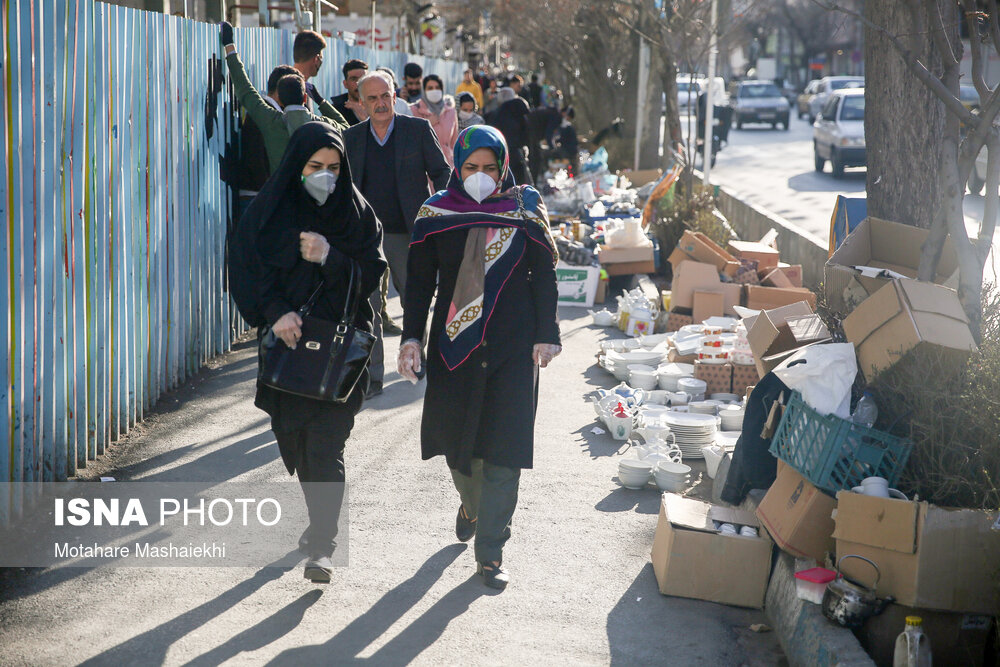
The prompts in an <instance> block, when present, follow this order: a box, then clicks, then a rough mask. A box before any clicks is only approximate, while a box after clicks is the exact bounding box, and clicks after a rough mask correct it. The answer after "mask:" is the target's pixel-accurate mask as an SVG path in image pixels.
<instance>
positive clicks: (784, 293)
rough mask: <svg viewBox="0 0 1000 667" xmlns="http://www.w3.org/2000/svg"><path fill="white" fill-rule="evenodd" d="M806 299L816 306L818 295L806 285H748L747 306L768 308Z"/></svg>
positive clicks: (812, 306)
mask: <svg viewBox="0 0 1000 667" xmlns="http://www.w3.org/2000/svg"><path fill="white" fill-rule="evenodd" d="M799 301H805V302H806V303H808V304H809V306H810V307H811V308H816V295H815V294H814V293H813V292H812V290H809V289H806V288H804V287H768V286H766V285H747V287H746V299H745V300H744V303H745V305H746V307H747V308H752V309H754V310H767V309H769V308H778V307H779V306H787V305H789V304H792V303H798V302H799Z"/></svg>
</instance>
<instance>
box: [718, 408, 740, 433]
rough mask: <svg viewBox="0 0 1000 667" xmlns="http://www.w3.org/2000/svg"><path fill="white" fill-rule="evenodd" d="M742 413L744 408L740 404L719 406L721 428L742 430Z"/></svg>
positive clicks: (724, 429)
mask: <svg viewBox="0 0 1000 667" xmlns="http://www.w3.org/2000/svg"><path fill="white" fill-rule="evenodd" d="M743 413H744V409H743V406H742V405H724V406H722V407H721V408H719V419H721V420H722V430H723V431H742V430H743Z"/></svg>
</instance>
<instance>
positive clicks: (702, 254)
mask: <svg viewBox="0 0 1000 667" xmlns="http://www.w3.org/2000/svg"><path fill="white" fill-rule="evenodd" d="M678 251H679V252H681V253H683V254H684V255H686V256H687V258H689V259H693V260H695V261H696V262H704V263H705V264H711V265H712V266H714V267H715V268H716V270H717V271H719V272H720V273H722V272H725V271H726V269H727V266H728V264H729V263H730V262H736V258H735V257H733V256H732V255H731V254H730V253H728V252H727V251H726V250H724V249H723V248H722V247H721V246H720V245H719V244H717V243H716V242H715V241H713V240H712V239H710V238H709V237H707V236H705V235H704V234H702V233H701V232H693V231H691V230H690V229H689V230H685V232H684V235H683V236H681V240H680V241H678V242H677V249H676V250H675V251H674V253H672V254H671V255H670V258H671V264H673V262H674V256H675V254H676V253H677V252H678ZM681 261H684V260H683V259H681V258H680V256H678V264H679V263H680V262H681ZM675 266H676V265H675Z"/></svg>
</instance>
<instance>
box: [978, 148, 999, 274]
mask: <svg viewBox="0 0 1000 667" xmlns="http://www.w3.org/2000/svg"><path fill="white" fill-rule="evenodd" d="M986 146H987V148H986V203H985V204H984V206H983V219H982V221H980V223H979V234H978V236H977V238H976V243H975V246H976V258H977V259H978V260H979V266H980V267H983V266H984V265H985V264H986V257H987V256H988V255H989V254H990V248H991V247H992V245H993V232H994V231H995V230H996V224H997V213H1000V190H998V188H997V184H998V183H1000V136H998V135H997V133H996V132H994V133H992V134H991V135H990V138H989V141H988V142H987V144H986Z"/></svg>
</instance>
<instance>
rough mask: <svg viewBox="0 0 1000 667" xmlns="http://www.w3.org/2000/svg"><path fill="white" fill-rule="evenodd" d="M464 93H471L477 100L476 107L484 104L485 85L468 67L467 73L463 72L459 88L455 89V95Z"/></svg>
mask: <svg viewBox="0 0 1000 667" xmlns="http://www.w3.org/2000/svg"><path fill="white" fill-rule="evenodd" d="M462 93H469V94H471V95H472V97H474V98H475V100H476V107H482V106H483V87H482V86H480V85H479V83H478V82H477V81H476V80H475V79H474V78H473V77H472V70H471V69H467V70H465V73H464V74H462V83H460V84H458V88H456V89H455V95H456V96H457V95H461V94H462Z"/></svg>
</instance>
